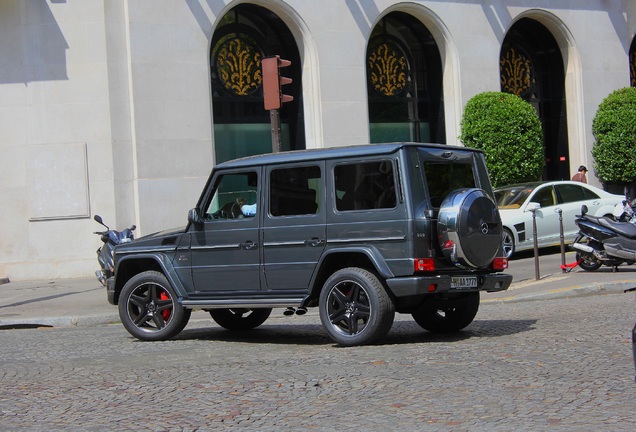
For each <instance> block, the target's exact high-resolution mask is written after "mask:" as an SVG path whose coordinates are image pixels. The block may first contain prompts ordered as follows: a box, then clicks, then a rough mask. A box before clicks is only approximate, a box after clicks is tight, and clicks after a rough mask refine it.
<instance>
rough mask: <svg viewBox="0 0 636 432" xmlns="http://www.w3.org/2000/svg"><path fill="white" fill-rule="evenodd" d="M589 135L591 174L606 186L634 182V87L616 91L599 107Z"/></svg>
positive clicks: (635, 130) (635, 175) (635, 98)
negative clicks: (590, 138)
mask: <svg viewBox="0 0 636 432" xmlns="http://www.w3.org/2000/svg"><path fill="white" fill-rule="evenodd" d="M592 133H593V134H594V138H595V139H596V141H595V143H594V146H593V147H592V156H594V171H595V172H596V175H597V177H598V178H599V179H600V180H601V181H602V182H603V183H605V184H608V183H615V184H623V185H629V184H630V183H633V182H634V181H635V180H636V88H633V87H627V88H622V89H619V90H616V91H614V92H612V93H611V94H610V95H609V96H607V97H606V98H605V99H604V100H603V102H601V104H600V105H599V107H598V110H597V111H596V116H594V121H593V122H592Z"/></svg>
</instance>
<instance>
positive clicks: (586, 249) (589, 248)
mask: <svg viewBox="0 0 636 432" xmlns="http://www.w3.org/2000/svg"><path fill="white" fill-rule="evenodd" d="M572 247H573V248H574V249H577V250H580V251H581V252H587V253H589V254H593V253H594V248H593V247H592V246H588V245H586V244H582V243H573V244H572Z"/></svg>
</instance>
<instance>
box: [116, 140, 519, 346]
mask: <svg viewBox="0 0 636 432" xmlns="http://www.w3.org/2000/svg"><path fill="white" fill-rule="evenodd" d="M501 236H502V226H501V219H500V217H499V212H498V210H497V207H496V205H495V203H494V195H493V191H492V187H491V184H490V180H489V178H488V173H487V170H486V164H485V161H484V156H483V154H482V153H481V152H480V151H478V150H473V149H469V148H465V147H457V146H446V145H433V144H412V143H404V144H378V145H369V146H355V147H346V148H333V149H317V150H305V151H296V152H287V153H275V154H267V155H262V156H254V157H248V158H243V159H238V160H234V161H230V162H226V163H222V164H219V165H217V166H216V167H215V168H214V169H213V171H212V173H211V175H210V178H209V180H208V182H207V184H206V185H205V187H204V189H203V192H202V194H201V197H200V198H199V202H198V203H197V205H196V207H195V208H194V209H192V210H191V211H190V212H189V214H188V224H187V226H186V227H185V228H181V229H177V230H172V231H166V232H162V233H156V234H152V235H149V236H146V237H142V238H139V239H137V240H135V241H133V242H132V243H129V244H125V245H121V246H118V247H117V248H116V250H115V265H116V268H115V276H114V277H113V278H111V279H109V280H108V284H107V292H108V300H109V301H110V303H112V304H118V305H119V314H120V317H121V320H122V323H123V325H124V326H125V327H126V329H127V330H128V331H129V332H130V333H131V334H132V335H133V336H135V337H137V338H138V339H141V340H164V339H168V338H171V337H173V336H175V335H177V334H178V333H179V332H180V331H181V330H182V329H183V328H184V327H185V325H186V324H187V322H188V319H189V317H190V313H191V310H192V309H203V310H206V311H209V313H210V315H211V317H212V319H213V320H214V321H216V322H217V323H218V324H219V325H220V326H222V327H224V328H226V329H229V330H246V329H251V328H254V327H257V326H259V325H261V324H262V323H263V322H265V320H266V319H267V318H268V317H269V315H270V313H271V311H272V308H288V309H287V311H288V312H289V311H292V310H297V311H299V312H303V311H305V309H306V308H310V307H318V308H319V314H320V319H321V321H322V323H323V325H324V327H325V329H326V331H327V333H328V334H329V336H330V337H331V338H332V339H333V340H334V341H335V342H337V343H338V344H340V345H359V344H367V343H372V342H376V341H379V340H381V339H382V338H383V337H384V336H385V335H386V334H387V333H388V331H389V330H390V328H391V326H392V324H393V319H394V315H395V312H399V313H408V314H411V315H412V316H413V318H414V319H415V321H416V322H417V323H418V324H419V325H420V326H421V327H423V328H424V329H426V330H429V331H433V332H447V331H455V330H459V329H462V328H464V327H466V326H467V325H469V324H470V323H471V322H472V321H473V319H474V317H475V315H476V314H477V310H478V308H479V292H480V291H489V292H490V291H501V290H505V289H507V288H508V287H509V285H510V283H511V281H512V276H511V275H509V274H505V273H502V271H503V270H504V269H505V268H506V267H507V259H506V258H504V257H503V251H502V248H501Z"/></svg>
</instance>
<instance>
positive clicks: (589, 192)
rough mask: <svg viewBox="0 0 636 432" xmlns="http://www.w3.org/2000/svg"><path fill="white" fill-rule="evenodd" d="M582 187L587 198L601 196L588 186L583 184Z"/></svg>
mask: <svg viewBox="0 0 636 432" xmlns="http://www.w3.org/2000/svg"><path fill="white" fill-rule="evenodd" d="M581 189H583V195H584V196H585V199H586V200H592V199H599V198H600V196H598V195H597V194H596V193H595V192H593V191H591V190H589V189H588V188H585V187H583V186H581Z"/></svg>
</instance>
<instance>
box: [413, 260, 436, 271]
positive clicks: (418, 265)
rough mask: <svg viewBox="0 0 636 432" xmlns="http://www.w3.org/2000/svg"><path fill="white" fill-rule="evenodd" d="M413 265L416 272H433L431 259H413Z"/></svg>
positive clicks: (433, 264) (433, 265)
mask: <svg viewBox="0 0 636 432" xmlns="http://www.w3.org/2000/svg"><path fill="white" fill-rule="evenodd" d="M413 264H414V270H415V271H416V272H423V271H434V270H435V260H434V259H433V258H415V261H414V262H413Z"/></svg>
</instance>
